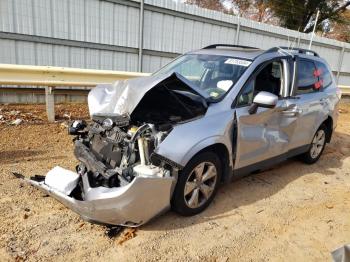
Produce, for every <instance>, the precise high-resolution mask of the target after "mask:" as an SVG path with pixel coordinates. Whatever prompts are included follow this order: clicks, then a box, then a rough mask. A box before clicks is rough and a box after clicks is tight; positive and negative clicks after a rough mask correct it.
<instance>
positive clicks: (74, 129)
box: [68, 120, 87, 135]
mask: <svg viewBox="0 0 350 262" xmlns="http://www.w3.org/2000/svg"><path fill="white" fill-rule="evenodd" d="M86 126H87V124H86V122H85V121H84V120H75V121H73V122H72V124H71V125H70V127H69V128H68V134H70V135H78V134H79V131H82V130H84V129H85V127H86Z"/></svg>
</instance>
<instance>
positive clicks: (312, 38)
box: [309, 10, 320, 50]
mask: <svg viewBox="0 0 350 262" xmlns="http://www.w3.org/2000/svg"><path fill="white" fill-rule="evenodd" d="M319 14H320V10H317V14H316V20H315V24H314V29H313V30H312V34H311V39H310V44H309V50H310V49H311V45H312V40H314V35H315V30H316V26H317V20H318V16H319Z"/></svg>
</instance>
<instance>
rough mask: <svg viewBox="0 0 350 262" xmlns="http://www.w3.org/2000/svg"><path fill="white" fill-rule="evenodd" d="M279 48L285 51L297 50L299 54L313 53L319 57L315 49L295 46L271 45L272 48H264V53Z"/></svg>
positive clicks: (275, 50)
mask: <svg viewBox="0 0 350 262" xmlns="http://www.w3.org/2000/svg"><path fill="white" fill-rule="evenodd" d="M279 49H283V50H286V51H298V53H299V54H305V55H307V54H308V53H310V54H313V55H314V56H317V57H319V55H318V53H316V52H315V51H312V50H308V49H304V48H297V47H292V48H289V47H287V46H278V47H272V48H270V49H268V50H266V51H265V52H264V53H271V52H277V51H278V50H279Z"/></svg>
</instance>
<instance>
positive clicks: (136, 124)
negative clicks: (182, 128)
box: [69, 76, 206, 188]
mask: <svg viewBox="0 0 350 262" xmlns="http://www.w3.org/2000/svg"><path fill="white" fill-rule="evenodd" d="M173 78H174V79H170V80H164V81H163V82H162V84H160V85H158V86H157V87H156V88H153V89H151V90H150V91H148V92H147V93H146V94H145V95H144V96H143V98H142V100H141V101H140V102H139V103H138V105H137V106H136V108H135V109H134V110H133V112H132V113H131V115H118V114H105V113H103V114H101V113H95V114H94V115H92V123H91V124H87V123H86V122H84V121H81V120H78V121H75V122H73V123H72V125H71V127H70V128H69V133H70V134H72V135H76V138H75V139H74V141H75V150H74V153H75V156H76V157H77V159H79V160H80V162H81V164H80V165H79V166H78V167H77V172H78V173H80V174H81V175H83V174H86V173H87V174H88V177H89V183H90V185H91V186H92V187H99V186H103V187H109V188H111V187H119V186H124V185H126V184H128V183H130V182H131V181H132V180H133V179H134V178H135V177H136V176H138V175H146V176H148V175H149V176H157V175H161V176H170V175H172V174H173V173H174V172H175V173H176V172H177V170H178V169H179V166H178V165H177V164H176V163H174V162H172V161H171V160H169V159H166V158H164V157H162V156H160V155H157V154H156V153H155V152H154V150H155V148H157V147H158V146H159V145H160V143H161V142H162V141H163V140H164V139H165V138H166V136H167V135H168V134H169V133H170V132H171V130H172V129H173V127H174V126H175V125H177V124H181V123H184V122H186V121H191V120H193V119H195V118H197V117H201V116H203V115H204V114H205V112H206V105H205V102H204V101H203V99H202V98H201V97H200V96H198V95H195V94H193V93H191V92H189V91H188V90H187V89H186V88H185V87H186V86H185V84H184V83H183V82H181V81H179V80H178V79H177V78H176V77H175V76H173Z"/></svg>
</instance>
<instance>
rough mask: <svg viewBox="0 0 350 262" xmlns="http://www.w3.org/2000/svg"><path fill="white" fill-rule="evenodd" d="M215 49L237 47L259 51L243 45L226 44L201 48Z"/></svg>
mask: <svg viewBox="0 0 350 262" xmlns="http://www.w3.org/2000/svg"><path fill="white" fill-rule="evenodd" d="M217 47H239V48H246V49H259V48H256V47H252V46H245V45H228V44H214V45H208V46H206V47H203V48H202V49H212V48H217Z"/></svg>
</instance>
